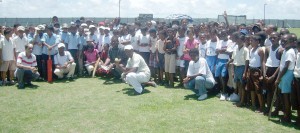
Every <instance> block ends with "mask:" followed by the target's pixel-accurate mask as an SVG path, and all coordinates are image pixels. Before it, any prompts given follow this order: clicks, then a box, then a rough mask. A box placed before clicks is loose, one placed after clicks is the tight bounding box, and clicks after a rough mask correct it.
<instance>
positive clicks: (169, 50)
mask: <svg viewBox="0 0 300 133" xmlns="http://www.w3.org/2000/svg"><path fill="white" fill-rule="evenodd" d="M167 31H168V37H167V39H166V42H165V45H164V50H165V52H166V53H165V72H166V80H167V81H168V83H167V85H166V86H167V87H169V88H174V74H175V73H176V51H177V47H178V45H179V41H178V39H177V38H176V37H175V35H176V33H175V32H174V29H172V28H168V29H167Z"/></svg>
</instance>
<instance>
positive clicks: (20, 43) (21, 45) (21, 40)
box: [13, 26, 28, 56]
mask: <svg viewBox="0 0 300 133" xmlns="http://www.w3.org/2000/svg"><path fill="white" fill-rule="evenodd" d="M17 32H18V35H17V36H15V37H14V38H13V43H14V45H16V53H17V56H18V54H19V53H21V52H24V51H25V45H27V44H28V40H27V37H26V36H24V35H25V34H24V32H25V27H23V26H19V27H18V28H17Z"/></svg>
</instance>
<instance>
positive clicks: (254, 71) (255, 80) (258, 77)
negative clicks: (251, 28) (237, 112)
mask: <svg viewBox="0 0 300 133" xmlns="http://www.w3.org/2000/svg"><path fill="white" fill-rule="evenodd" d="M260 41H262V40H261V38H260V36H257V35H253V36H252V38H251V46H252V49H251V50H250V59H249V67H250V68H249V79H248V81H247V89H248V90H249V91H250V93H251V102H252V109H255V108H256V105H255V104H256V102H255V100H256V97H257V98H258V102H259V109H258V110H257V112H258V113H263V109H264V101H263V96H262V93H263V91H262V87H261V81H262V77H263V76H264V51H263V49H262V48H261V47H260V46H259V44H260Z"/></svg>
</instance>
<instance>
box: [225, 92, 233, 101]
mask: <svg viewBox="0 0 300 133" xmlns="http://www.w3.org/2000/svg"><path fill="white" fill-rule="evenodd" d="M232 98H233V93H232V94H231V95H230V96H229V97H227V98H226V101H231V99H232Z"/></svg>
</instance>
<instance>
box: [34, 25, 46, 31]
mask: <svg viewBox="0 0 300 133" xmlns="http://www.w3.org/2000/svg"><path fill="white" fill-rule="evenodd" d="M35 30H45V26H44V25H38V26H37V27H35Z"/></svg>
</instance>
